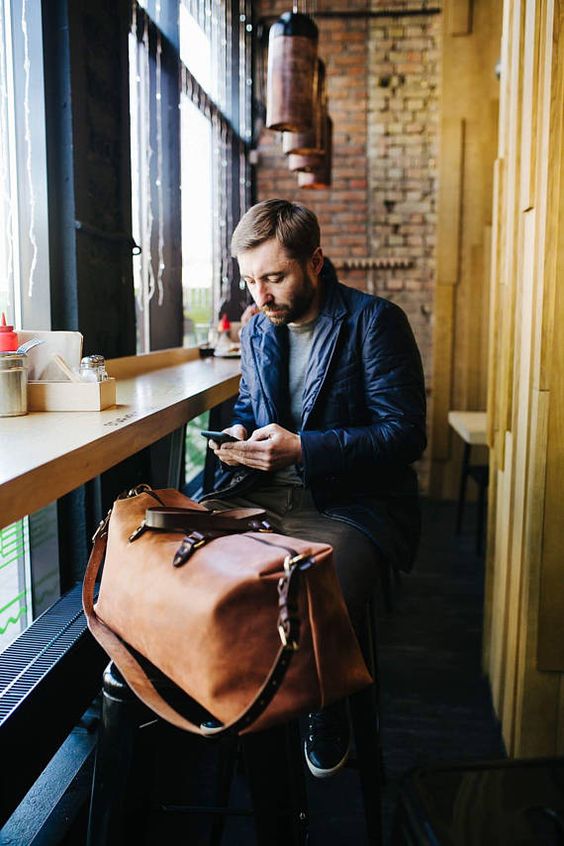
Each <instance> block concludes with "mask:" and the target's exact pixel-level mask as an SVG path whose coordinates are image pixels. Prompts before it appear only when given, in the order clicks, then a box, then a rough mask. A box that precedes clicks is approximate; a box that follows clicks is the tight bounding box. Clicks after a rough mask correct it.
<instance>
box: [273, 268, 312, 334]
mask: <svg viewBox="0 0 564 846" xmlns="http://www.w3.org/2000/svg"><path fill="white" fill-rule="evenodd" d="M303 279H304V284H303V288H302V290H301V291H300V292H299V293H297V294H295V296H294V298H293V300H292V302H291V303H290V305H280V306H277V305H274V307H273V308H272V311H271V310H270V308H269V306H268V305H265V306H263V307H262V308H261V311H262V313H263V314H265V315H266V316H267V317H268V319H269V320H270V322H271V323H274V325H275V326H287V325H288V323H295V322H296V320H299V319H300V317H303V316H304V314H306V313H307V311H308V309H309V307H310V306H311V304H312V302H313V298H314V296H315V288H314V287H313V285H312V284H311V281H310V280H309V279H308V277H307V275H306V273H305V272H304V276H303Z"/></svg>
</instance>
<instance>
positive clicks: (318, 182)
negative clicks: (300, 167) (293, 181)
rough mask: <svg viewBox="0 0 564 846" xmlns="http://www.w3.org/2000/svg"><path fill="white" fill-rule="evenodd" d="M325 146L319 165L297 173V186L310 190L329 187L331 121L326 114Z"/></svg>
mask: <svg viewBox="0 0 564 846" xmlns="http://www.w3.org/2000/svg"><path fill="white" fill-rule="evenodd" d="M326 138H327V147H326V150H325V154H324V155H323V157H322V158H321V161H320V163H319V165H318V166H317V167H316V166H315V165H313V166H312V169H311V170H310V171H300V172H299V173H298V188H307V189H308V190H310V191H314V190H322V189H323V188H330V187H331V165H332V158H333V121H332V120H331V118H330V117H329V115H327V118H326Z"/></svg>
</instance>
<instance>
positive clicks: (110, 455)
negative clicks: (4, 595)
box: [0, 350, 240, 528]
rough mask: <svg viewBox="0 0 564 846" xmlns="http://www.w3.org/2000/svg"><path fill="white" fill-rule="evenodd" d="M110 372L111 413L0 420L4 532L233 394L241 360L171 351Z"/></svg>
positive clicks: (119, 364) (122, 363)
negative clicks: (112, 390)
mask: <svg viewBox="0 0 564 846" xmlns="http://www.w3.org/2000/svg"><path fill="white" fill-rule="evenodd" d="M172 361H174V362H177V363H174V364H172V366H166V364H168V363H169V362H172ZM155 368H158V369H155ZM140 370H141V371H142V372H139V371H140ZM108 372H109V373H110V375H112V376H115V377H116V378H117V380H118V381H117V405H115V406H113V407H112V408H108V409H105V410H104V411H88V412H73V411H68V412H32V413H29V414H27V415H25V416H23V417H4V418H0V528H3V527H4V526H7V525H9V524H10V523H12V522H13V521H14V520H17V519H19V518H21V517H24V516H25V515H26V514H31V513H32V512H34V511H36V510H37V509H38V508H42V507H44V506H45V505H47V504H48V503H50V502H52V501H53V500H56V499H58V498H59V497H61V496H63V495H64V494H66V493H68V492H69V491H71V490H73V489H74V488H76V487H78V486H79V485H82V484H83V483H84V482H87V481H88V480H89V479H93V478H94V477H95V476H98V475H99V474H100V473H102V472H103V471H104V470H107V469H108V468H109V467H112V466H114V465H115V464H118V463H119V462H120V461H123V459H125V458H127V457H128V456H130V455H133V454H134V453H136V452H138V451H139V450H141V449H143V448H144V447H146V446H149V445H150V444H152V443H154V442H155V441H158V440H159V439H160V438H162V437H164V436H165V435H167V434H169V433H170V432H173V431H174V430H175V429H178V428H179V427H180V426H182V425H183V424H184V423H186V422H187V421H188V420H191V419H192V418H193V417H196V416H197V415H198V414H201V413H202V412H204V411H206V410H208V409H210V408H212V407H213V406H215V405H217V404H218V403H220V402H223V401H224V400H226V399H229V398H230V397H232V396H234V395H235V394H236V393H237V390H238V387H239V373H240V362H239V361H238V360H237V359H220V358H204V359H200V358H199V357H198V352H197V350H174V351H166V352H158V353H149V354H147V355H146V356H134V357H131V358H125V359H114V360H113V361H109V362H108Z"/></svg>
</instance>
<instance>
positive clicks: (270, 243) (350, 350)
mask: <svg viewBox="0 0 564 846" xmlns="http://www.w3.org/2000/svg"><path fill="white" fill-rule="evenodd" d="M232 254H233V255H234V256H236V258H237V260H238V262H239V269H240V272H241V277H242V278H243V279H244V281H245V282H246V284H247V287H248V290H249V291H250V293H251V295H252V297H253V299H254V301H255V304H256V306H257V308H258V310H259V313H258V314H256V315H255V316H253V317H252V318H251V320H250V321H249V322H248V324H247V325H246V326H245V327H244V329H243V331H242V334H241V346H242V355H241V362H242V378H241V385H240V389H239V397H238V399H237V403H236V405H235V409H234V420H233V425H232V426H231V427H230V428H229V429H226V430H225V431H227V432H229V433H230V434H232V435H234V436H235V437H236V438H238V439H239V440H238V442H236V443H226V444H224V445H222V446H218V445H217V444H215V443H214V442H213V441H210V446H211V448H212V449H213V450H214V452H215V454H216V455H217V456H218V457H219V458H220V460H221V462H222V463H223V464H224V465H225V466H226V467H227V468H229V470H230V471H231V476H230V479H229V482H228V483H227V485H226V486H222V487H220V489H219V490H217V491H215V492H214V493H213V494H211V495H209V496H208V497H206V500H205V505H206V507H208V508H213V509H216V508H232V507H236V506H254V507H257V506H259V507H262V508H264V509H265V510H266V511H267V514H268V516H269V518H270V521H271V523H272V524H273V526H274V527H275V528H277V529H279V530H280V531H282V532H284V533H285V534H288V535H293V536H294V537H301V538H304V539H307V540H311V541H323V542H327V543H330V544H332V546H333V548H334V560H335V566H336V570H337V575H338V577H339V581H340V584H341V588H342V591H343V596H344V598H345V602H346V604H347V608H348V611H349V615H350V617H351V622H352V624H353V626H354V627H355V629H356V630H357V631H359V628H360V626H361V625H362V624H363V620H364V618H365V614H366V606H367V602H368V600H369V598H370V596H371V595H372V593H373V591H374V587H375V584H376V582H377V579H378V568H379V567H381V566H386V567H401V568H403V569H409V567H410V566H411V563H412V559H413V555H414V552H415V548H416V545H417V540H418V531H419V522H418V507H417V483H416V478H415V474H414V472H413V470H412V469H411V468H410V467H409V465H410V464H411V462H413V461H415V459H417V458H419V456H420V455H421V453H422V451H423V449H424V448H425V389H424V383H423V373H422V368H421V360H420V357H419V353H418V350H417V347H416V344H415V341H414V339H413V335H412V333H411V330H410V328H409V325H408V322H407V319H406V317H405V315H404V313H403V312H402V311H401V309H399V308H398V307H397V306H395V305H394V304H393V303H391V302H388V301H386V300H383V299H380V298H379V297H373V296H370V295H368V294H365V293H361V292H359V291H356V290H354V289H352V288H348V287H346V286H344V285H341V284H339V282H338V281H337V279H336V276H335V273H334V271H333V270H332V265H331V264H330V262H327V261H325V262H324V258H323V253H322V250H321V247H320V232H319V225H318V222H317V218H316V217H315V215H314V214H313V212H311V211H309V210H308V209H306V208H305V207H303V206H301V205H298V204H295V203H289V202H286V201H285V200H267V201H266V202H263V203H259V204H258V205H256V206H253V208H251V209H250V210H249V211H248V212H247V213H246V214H245V215H244V217H243V218H242V219H241V221H240V222H239V224H238V226H237V228H236V229H235V232H234V233H233V238H232ZM349 742H350V729H349V723H348V718H347V714H346V709H345V706H344V703H337V704H336V705H333V706H331V707H329V708H326V709H324V710H323V711H321V712H319V713H317V714H310V715H309V731H308V734H307V738H306V742H305V753H306V761H307V764H308V767H309V769H310V770H311V772H312V773H313V774H314V775H316V776H318V777H325V776H329V775H332V774H333V773H335V772H336V771H337V770H338V769H339V768H340V767H341V766H342V765H343V764H344V762H345V760H346V758H347V755H348V749H349Z"/></svg>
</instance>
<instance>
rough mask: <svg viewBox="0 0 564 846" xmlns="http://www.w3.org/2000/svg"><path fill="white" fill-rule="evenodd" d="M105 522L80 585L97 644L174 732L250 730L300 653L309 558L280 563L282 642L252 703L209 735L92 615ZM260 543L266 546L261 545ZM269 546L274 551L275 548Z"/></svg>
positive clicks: (217, 734)
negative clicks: (301, 598) (302, 590)
mask: <svg viewBox="0 0 564 846" xmlns="http://www.w3.org/2000/svg"><path fill="white" fill-rule="evenodd" d="M108 518H109V515H108ZM108 518H106V521H105V522H104V524H102V525H101V526H100V528H99V530H98V531H97V532H96V534H95V536H94V545H93V547H92V552H91V553H90V558H89V560H88V565H87V567H86V572H85V574H84V582H83V585H82V604H83V608H84V614H85V616H86V619H87V622H88V628H89V629H90V631H91V632H92V634H93V635H94V637H95V638H96V640H97V641H98V643H100V644H101V646H103V647H104V649H105V651H106V652H107V653H108V655H110V657H111V658H112V660H113V661H114V662H115V664H116V666H117V668H118V669H119V671H120V672H121V674H122V675H123V676H124V678H125V680H126V681H127V684H128V685H129V686H130V687H131V689H132V690H133V691H134V693H135V694H136V695H137V696H138V697H139V699H141V700H142V701H143V702H144V703H145V704H146V705H147V706H148V707H149V708H151V710H152V711H154V712H155V713H156V714H158V715H159V716H161V717H163V718H164V719H166V720H168V722H170V723H172V724H173V725H175V726H178V728H182V729H185V730H187V731H190V732H192V733H194V734H199V735H201V736H203V737H207V736H210V735H212V734H213V736H214V737H223V736H225V735H227V734H234V733H237V732H238V731H240V730H242V729H247V728H249V726H251V725H252V724H253V723H254V722H255V721H256V720H257V719H258V718H259V717H260V715H261V714H262V713H263V712H264V711H265V710H266V708H267V706H268V705H269V704H270V702H271V701H272V699H273V697H274V694H275V693H276V691H277V690H278V689H279V687H280V685H281V683H282V681H283V679H284V676H285V675H286V672H287V670H288V667H289V666H290V662H291V660H292V657H293V655H294V652H296V651H297V649H298V648H299V630H300V624H299V618H298V616H297V610H298V604H297V598H298V590H299V574H300V571H301V569H302V567H304V569H305V567H308V566H310V564H311V557H310V556H307V555H298V554H297V553H295V552H294V555H293V556H292V557H290V555H289V556H288V558H286V560H285V562H284V569H285V575H284V576H282V578H281V579H280V582H279V585H278V593H279V608H280V614H279V622H278V630H279V634H280V639H281V641H282V643H281V646H280V649H279V650H278V652H277V654H276V657H275V658H274V661H273V664H272V666H271V668H270V670H269V672H268V675H267V676H266V679H265V680H264V682H263V684H262V686H261V688H260V690H259V691H258V693H257V694H256V696H255V698H254V699H253V701H252V702H251V703H250V704H249V705H248V707H247V708H246V709H245V710H244V711H243V712H242V713H241V714H240V715H239V716H238V717H236V718H235V719H234V720H232V721H231V722H230V723H228V724H227V725H225V726H223V727H222V728H221V729H215V728H214V729H213V732H209V733H207V732H205V731H203V730H202V729H201V727H200V726H197V725H196V724H195V723H192V722H191V721H190V720H188V719H187V718H186V717H184V716H182V714H180V713H179V712H178V711H177V710H176V709H175V708H173V707H172V706H171V705H169V703H168V702H167V701H166V700H165V699H164V698H163V697H162V696H161V694H160V693H159V692H158V690H157V689H156V687H155V686H154V684H153V682H152V681H151V679H150V677H149V675H148V674H147V672H146V671H145V670H144V669H143V667H142V666H141V664H140V663H139V662H138V661H137V660H136V658H135V657H134V655H133V654H132V652H131V650H130V649H129V648H128V645H127V643H126V642H125V641H123V640H122V639H121V638H120V637H118V635H116V634H115V633H114V632H113V631H112V630H111V629H110V628H109V627H108V626H107V625H106V624H105V623H104V622H103V621H102V620H101V619H100V618H99V617H98V615H97V614H96V609H95V608H94V591H95V586H96V577H97V575H98V572H99V570H100V567H101V565H102V561H103V559H104V555H105V551H106V545H107V523H108ZM250 537H252V536H250ZM257 540H258V538H257ZM262 542H263V543H267V541H265V540H263V541H262ZM269 545H270V544H269ZM272 545H273V546H274V544H272Z"/></svg>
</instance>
